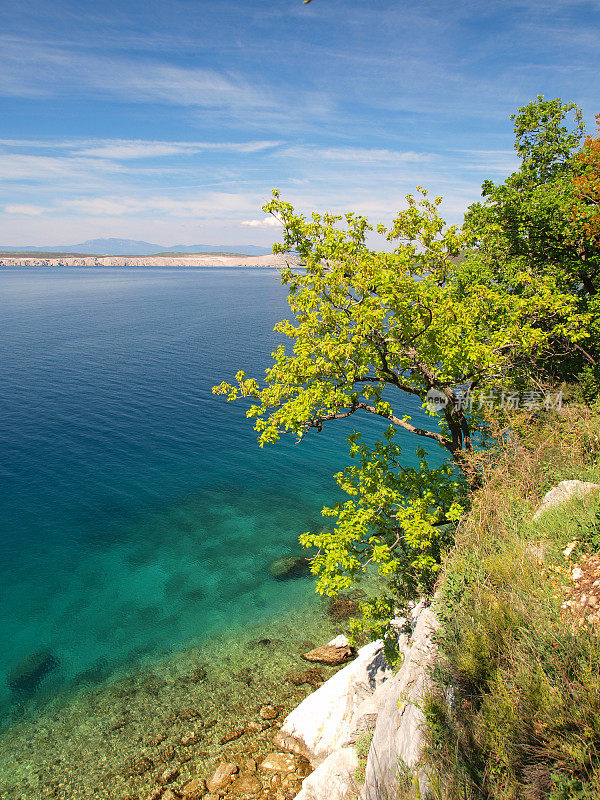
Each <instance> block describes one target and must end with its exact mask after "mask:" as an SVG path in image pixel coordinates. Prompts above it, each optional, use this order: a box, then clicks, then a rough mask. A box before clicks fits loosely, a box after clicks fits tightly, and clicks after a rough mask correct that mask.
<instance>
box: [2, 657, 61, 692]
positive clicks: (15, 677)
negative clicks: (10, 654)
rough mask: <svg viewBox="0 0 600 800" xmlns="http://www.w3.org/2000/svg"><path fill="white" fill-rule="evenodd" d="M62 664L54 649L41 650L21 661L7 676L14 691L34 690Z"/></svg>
mask: <svg viewBox="0 0 600 800" xmlns="http://www.w3.org/2000/svg"><path fill="white" fill-rule="evenodd" d="M59 664H60V661H59V660H58V658H57V657H56V656H55V655H54V653H53V652H52V650H47V649H46V650H39V651H38V652H37V653H32V654H31V655H29V656H26V657H25V658H24V659H23V660H22V661H20V662H19V663H18V664H17V666H16V667H13V669H11V670H10V672H9V673H8V674H7V676H6V682H7V684H8V685H9V686H10V688H11V689H12V690H13V691H14V692H25V693H28V694H29V693H31V692H34V691H35V690H36V689H37V688H38V686H39V684H40V683H41V682H42V681H43V679H44V678H45V677H46V676H47V675H49V674H50V673H51V672H52V671H53V670H55V669H56V668H57V667H58V666H59Z"/></svg>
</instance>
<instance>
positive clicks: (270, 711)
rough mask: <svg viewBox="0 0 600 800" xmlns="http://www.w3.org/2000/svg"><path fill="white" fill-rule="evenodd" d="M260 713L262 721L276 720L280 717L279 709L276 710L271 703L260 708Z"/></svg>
mask: <svg viewBox="0 0 600 800" xmlns="http://www.w3.org/2000/svg"><path fill="white" fill-rule="evenodd" d="M258 713H259V715H260V716H261V717H262V719H276V718H277V717H278V716H279V709H277V708H275V706H273V705H271V703H267V704H266V705H264V706H261V707H260V711H259V712H258Z"/></svg>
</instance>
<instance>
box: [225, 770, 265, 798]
mask: <svg viewBox="0 0 600 800" xmlns="http://www.w3.org/2000/svg"><path fill="white" fill-rule="evenodd" d="M262 788H263V785H262V783H261V781H259V779H258V778H257V777H256V775H252V774H248V773H242V774H241V775H240V776H239V778H236V779H235V780H234V782H233V783H232V784H231V786H229V788H228V791H229V793H230V794H234V795H236V796H238V797H248V796H250V797H255V796H256V795H258V794H260V793H261V792H262Z"/></svg>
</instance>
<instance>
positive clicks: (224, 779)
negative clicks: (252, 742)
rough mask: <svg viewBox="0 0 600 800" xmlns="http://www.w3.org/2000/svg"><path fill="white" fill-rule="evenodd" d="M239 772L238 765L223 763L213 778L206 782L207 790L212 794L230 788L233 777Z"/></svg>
mask: <svg viewBox="0 0 600 800" xmlns="http://www.w3.org/2000/svg"><path fill="white" fill-rule="evenodd" d="M238 771H239V770H238V766H237V764H233V763H231V762H222V763H221V764H219V766H218V767H217V768H216V770H215V771H214V774H213V776H212V778H209V779H208V780H207V781H206V788H207V789H208V791H209V792H210V793H211V794H212V793H216V792H219V791H221V789H225V787H226V786H229V784H230V783H231V781H232V779H233V776H234V775H236V774H237V772H238Z"/></svg>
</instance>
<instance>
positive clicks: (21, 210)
mask: <svg viewBox="0 0 600 800" xmlns="http://www.w3.org/2000/svg"><path fill="white" fill-rule="evenodd" d="M46 210H47V209H45V208H44V207H43V206H34V205H27V204H25V203H24V204H22V205H19V204H18V203H17V204H15V205H9V206H4V211H5V212H6V213H7V214H24V215H26V216H28V217H37V216H39V215H40V214H43V213H44V212H45V211H46Z"/></svg>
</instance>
